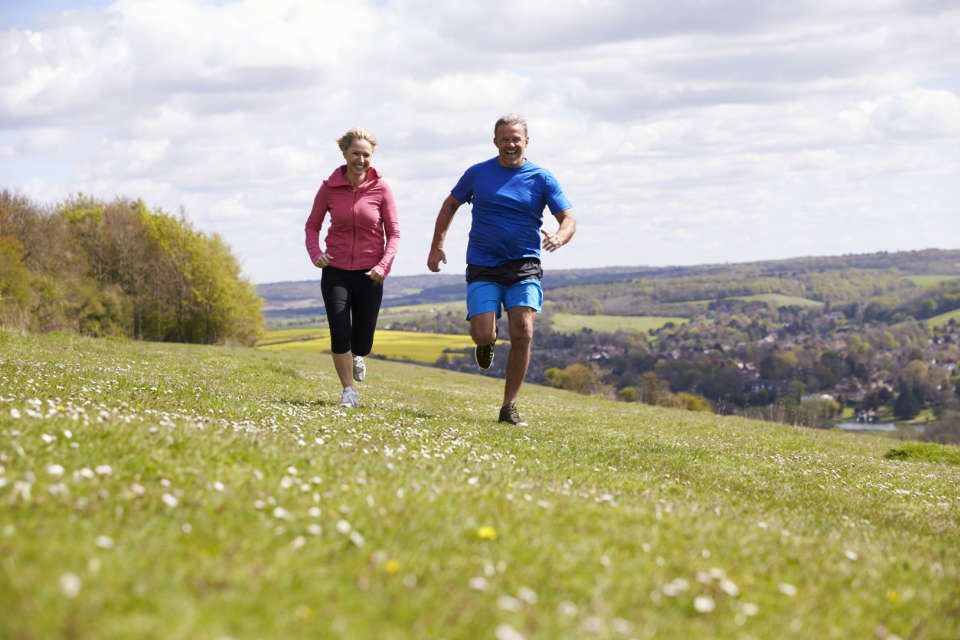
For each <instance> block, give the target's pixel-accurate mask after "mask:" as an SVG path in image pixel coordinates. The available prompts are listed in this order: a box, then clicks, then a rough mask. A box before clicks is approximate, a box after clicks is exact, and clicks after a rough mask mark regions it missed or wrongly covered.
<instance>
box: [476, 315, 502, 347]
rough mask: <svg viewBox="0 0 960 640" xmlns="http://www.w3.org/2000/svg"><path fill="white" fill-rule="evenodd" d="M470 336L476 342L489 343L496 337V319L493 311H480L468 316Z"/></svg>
mask: <svg viewBox="0 0 960 640" xmlns="http://www.w3.org/2000/svg"><path fill="white" fill-rule="evenodd" d="M470 337H471V338H473V341H474V343H476V344H490V343H491V342H493V341H494V340H496V339H497V319H496V316H495V314H493V313H480V314H477V315H475V316H473V317H472V318H470Z"/></svg>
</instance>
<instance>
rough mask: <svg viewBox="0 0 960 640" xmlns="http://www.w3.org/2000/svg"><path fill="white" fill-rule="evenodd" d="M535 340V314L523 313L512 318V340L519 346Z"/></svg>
mask: <svg viewBox="0 0 960 640" xmlns="http://www.w3.org/2000/svg"><path fill="white" fill-rule="evenodd" d="M532 341H533V316H528V315H523V316H520V317H515V318H511V319H510V342H511V343H512V344H516V345H518V346H522V345H524V344H529V343H530V342H532Z"/></svg>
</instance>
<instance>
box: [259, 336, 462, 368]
mask: <svg viewBox="0 0 960 640" xmlns="http://www.w3.org/2000/svg"><path fill="white" fill-rule="evenodd" d="M472 346H473V340H471V339H470V336H463V335H446V334H440V333H416V332H413V331H386V330H379V331H377V335H376V337H375V338H374V342H373V355H376V356H382V357H384V358H389V359H391V360H405V361H409V362H428V363H432V362H436V360H437V358H439V357H440V356H441V355H443V352H444V350H445V349H466V348H470V347H472ZM257 348H258V349H263V350H265V351H295V352H298V353H325V352H328V351H330V332H329V331H328V330H327V329H289V330H282V331H270V332H268V333H267V335H266V337H264V339H263V340H261V341H260V342H258V343H257Z"/></svg>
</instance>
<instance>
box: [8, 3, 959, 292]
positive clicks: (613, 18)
mask: <svg viewBox="0 0 960 640" xmlns="http://www.w3.org/2000/svg"><path fill="white" fill-rule="evenodd" d="M958 34H960V6H957V7H956V8H954V4H953V3H942V2H940V3H938V2H924V1H919V0H914V1H906V0H902V1H898V0H889V1H886V2H882V3H878V2H875V1H874V0H869V1H868V0H798V1H797V2H792V3H771V2H767V1H766V0H722V1H721V0H718V1H717V2H713V3H703V2H701V1H700V0H674V1H673V2H671V3H669V4H665V3H662V2H659V1H655V0H594V1H593V2H589V3H584V2H572V1H571V2H556V1H555V0H528V1H527V2H524V3H515V2H507V1H506V0H488V1H487V2H457V3H436V2H433V1H432V0H431V1H427V0H389V1H380V2H368V1H365V0H338V1H337V2H325V1H323V0H320V1H316V0H315V1H312V2H307V1H300V0H243V1H236V2H234V1H230V0H222V1H218V2H197V1H193V0H115V1H112V2H105V1H91V2H49V1H44V0H41V1H38V2H13V3H11V2H0V189H9V190H11V191H14V192H18V193H21V194H24V195H26V196H28V197H30V198H32V199H34V200H36V201H37V202H40V203H47V204H53V203H56V202H57V201H60V200H62V199H64V198H65V197H67V196H68V195H70V194H74V193H76V192H83V193H86V194H92V195H96V196H99V197H102V198H105V199H112V198H114V197H116V196H118V195H119V196H126V197H131V198H143V199H144V200H145V201H146V202H147V203H148V205H149V206H151V207H157V208H163V209H164V210H166V211H172V212H177V211H180V209H181V208H182V209H183V211H184V212H185V214H186V216H187V218H188V219H190V220H191V222H192V223H193V224H194V225H195V226H196V227H197V228H199V229H201V230H204V231H207V232H211V233H212V232H216V233H219V234H220V235H222V236H223V237H224V239H225V240H226V241H227V242H228V243H229V244H230V246H231V247H232V248H233V251H234V253H235V254H236V255H237V256H238V258H240V260H241V263H242V264H243V267H244V270H245V272H246V273H247V275H249V276H250V277H251V279H253V280H254V281H255V282H270V281H279V280H305V279H315V278H317V277H318V276H319V272H318V271H317V270H316V269H315V268H313V267H312V266H311V265H310V264H309V261H308V259H307V256H306V251H305V250H304V248H303V223H304V221H305V219H306V216H307V214H308V212H309V208H310V204H311V202H312V200H313V195H314V193H315V192H316V189H317V188H318V187H319V185H320V183H321V182H322V180H323V179H324V178H325V177H326V176H328V175H329V173H330V172H331V171H332V170H333V169H334V168H335V167H336V166H338V165H339V164H340V163H341V162H342V157H341V156H340V155H339V153H338V150H337V148H336V145H335V144H334V142H333V141H334V140H335V139H336V138H337V137H338V136H339V135H340V134H341V133H343V131H345V130H346V129H348V128H350V127H353V126H358V125H359V126H365V127H367V128H369V129H372V130H373V131H374V132H375V133H376V135H377V136H378V138H379V140H380V144H379V145H378V148H377V151H376V154H375V156H374V165H375V166H376V167H377V168H378V169H379V170H380V171H381V173H382V174H383V175H384V176H385V177H386V178H387V179H388V180H389V181H390V183H391V185H392V186H393V189H394V192H395V193H396V195H397V200H398V204H399V207H400V220H401V234H402V239H401V247H400V252H399V254H398V257H397V260H396V263H395V265H394V273H395V274H417V273H424V272H426V256H427V251H428V248H429V243H430V236H431V233H432V228H433V222H434V219H435V217H436V213H437V210H438V208H439V206H440V203H441V202H442V200H443V198H444V197H445V196H446V194H447V193H448V192H449V190H450V188H451V187H452V186H453V184H454V183H455V182H456V180H457V179H458V178H459V176H460V174H461V173H462V172H463V170H464V169H466V167H467V166H469V165H470V164H473V163H475V162H479V161H481V160H484V159H486V158H489V157H492V156H493V155H494V153H495V149H494V147H493V145H492V142H491V138H492V132H491V128H492V124H493V122H494V121H495V120H496V118H497V117H498V116H499V115H501V114H502V113H505V112H509V111H518V112H521V113H523V114H524V115H526V116H527V118H528V120H529V122H530V138H531V142H530V146H529V148H528V157H529V158H530V160H532V161H534V162H536V163H538V164H540V165H543V166H545V167H547V168H548V169H550V170H551V171H552V172H553V173H554V174H555V175H556V176H557V178H558V180H559V181H560V183H561V185H562V186H563V188H564V191H565V192H566V194H567V196H568V198H569V199H570V200H571V202H573V204H574V212H575V214H576V216H577V218H578V221H579V230H578V233H577V236H576V237H575V238H574V240H573V242H572V243H571V244H569V245H567V246H566V247H564V248H563V249H561V250H560V251H557V252H556V253H554V254H551V255H549V256H546V257H545V258H544V262H545V268H546V269H548V270H549V269H551V268H579V267H584V268H585V267H597V266H611V265H674V264H701V263H711V262H742V261H748V260H757V259H772V258H787V257H794V256H803V255H832V254H842V253H863V252H872V251H880V250H887V251H895V250H904V249H922V248H926V247H941V248H958V247H960V238H958V232H957V229H958V228H960V227H958V225H957V223H956V220H957V218H958V213H960V212H958V210H957V209H958V205H957V204H956V203H957V202H960V180H957V178H956V176H957V175H960V75H958V74H957V69H960V42H958V40H960V35H958ZM547 217H548V220H547V222H546V225H547V226H548V228H549V227H553V226H555V224H556V223H555V222H554V221H552V220H550V219H549V216H547ZM468 228H469V210H468V208H467V207H464V208H463V209H461V212H460V213H458V215H457V218H456V219H455V220H454V224H453V228H452V230H451V232H450V235H449V237H448V242H447V247H446V249H447V255H448V258H449V260H450V264H448V265H447V267H446V270H447V271H448V272H450V273H460V272H462V269H463V266H464V265H463V260H464V254H465V245H466V235H467V230H468Z"/></svg>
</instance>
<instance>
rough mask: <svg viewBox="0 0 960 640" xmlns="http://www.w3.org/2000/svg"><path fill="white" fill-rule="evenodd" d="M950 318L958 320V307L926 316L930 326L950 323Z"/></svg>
mask: <svg viewBox="0 0 960 640" xmlns="http://www.w3.org/2000/svg"><path fill="white" fill-rule="evenodd" d="M950 320H955V321H956V322H960V309H954V310H953V311H947V312H946V313H941V314H940V315H938V316H933V317H932V318H928V319H927V320H925V321H924V322H926V323H927V324H928V325H930V326H931V327H942V326H944V325H947V324H950Z"/></svg>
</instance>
